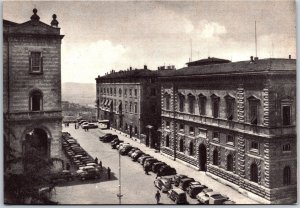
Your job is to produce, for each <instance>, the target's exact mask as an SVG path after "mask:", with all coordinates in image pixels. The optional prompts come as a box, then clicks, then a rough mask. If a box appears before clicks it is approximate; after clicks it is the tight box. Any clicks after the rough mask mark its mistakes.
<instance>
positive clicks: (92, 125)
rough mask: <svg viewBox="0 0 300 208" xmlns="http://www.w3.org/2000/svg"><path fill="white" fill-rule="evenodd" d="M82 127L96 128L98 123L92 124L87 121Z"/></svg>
mask: <svg viewBox="0 0 300 208" xmlns="http://www.w3.org/2000/svg"><path fill="white" fill-rule="evenodd" d="M82 128H83V129H97V128H98V125H96V124H93V123H88V124H86V125H83V126H82Z"/></svg>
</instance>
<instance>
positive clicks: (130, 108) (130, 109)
mask: <svg viewBox="0 0 300 208" xmlns="http://www.w3.org/2000/svg"><path fill="white" fill-rule="evenodd" d="M129 112H130V113H132V103H131V102H130V103H129Z"/></svg>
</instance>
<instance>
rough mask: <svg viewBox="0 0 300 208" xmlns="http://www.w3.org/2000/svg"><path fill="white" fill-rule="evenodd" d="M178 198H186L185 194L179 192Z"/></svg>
mask: <svg viewBox="0 0 300 208" xmlns="http://www.w3.org/2000/svg"><path fill="white" fill-rule="evenodd" d="M178 199H179V200H186V195H185V194H179V196H178Z"/></svg>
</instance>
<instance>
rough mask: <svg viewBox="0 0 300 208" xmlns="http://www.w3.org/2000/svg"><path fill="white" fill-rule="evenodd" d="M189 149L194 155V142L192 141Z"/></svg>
mask: <svg viewBox="0 0 300 208" xmlns="http://www.w3.org/2000/svg"><path fill="white" fill-rule="evenodd" d="M189 151H190V155H194V143H193V142H190V146H189Z"/></svg>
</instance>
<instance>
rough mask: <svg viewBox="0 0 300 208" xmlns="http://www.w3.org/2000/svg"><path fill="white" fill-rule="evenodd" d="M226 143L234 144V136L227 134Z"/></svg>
mask: <svg viewBox="0 0 300 208" xmlns="http://www.w3.org/2000/svg"><path fill="white" fill-rule="evenodd" d="M226 143H227V144H230V145H234V137H233V136H232V135H227V141H226Z"/></svg>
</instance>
